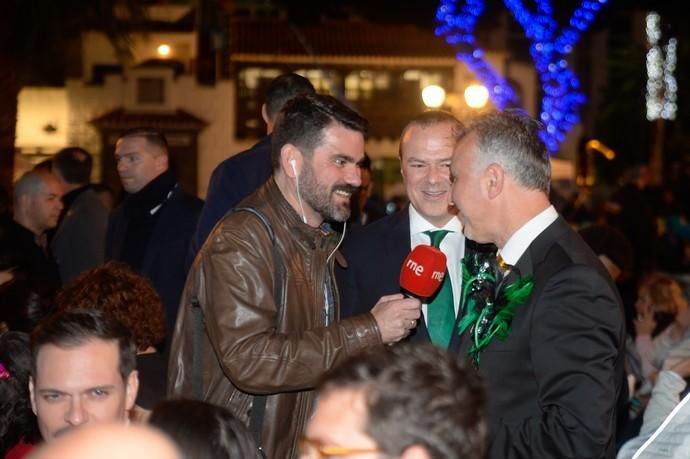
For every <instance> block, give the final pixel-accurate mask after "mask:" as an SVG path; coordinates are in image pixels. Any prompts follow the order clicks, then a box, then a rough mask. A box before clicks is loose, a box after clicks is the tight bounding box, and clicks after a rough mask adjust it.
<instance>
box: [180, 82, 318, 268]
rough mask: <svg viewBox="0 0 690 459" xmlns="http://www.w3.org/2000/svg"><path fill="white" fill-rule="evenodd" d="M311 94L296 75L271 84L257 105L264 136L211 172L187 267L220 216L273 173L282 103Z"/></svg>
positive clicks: (312, 91) (305, 84)
mask: <svg viewBox="0 0 690 459" xmlns="http://www.w3.org/2000/svg"><path fill="white" fill-rule="evenodd" d="M314 93H315V91H314V86H312V84H311V83H310V82H309V80H307V79H306V78H304V77H303V76H300V75H297V74H296V73H286V74H283V75H279V76H278V77H276V78H275V79H274V80H273V81H271V84H270V85H269V86H268V90H267V91H266V102H265V103H264V104H263V105H262V106H261V117H262V118H263V120H264V122H265V123H266V136H265V137H264V138H263V139H261V140H259V141H258V142H257V143H256V144H254V146H252V147H251V148H250V149H249V150H245V151H243V152H240V153H238V154H236V155H234V156H231V157H230V158H228V159H226V160H225V161H223V162H222V163H220V164H219V165H218V167H216V168H215V169H214V170H213V173H212V174H211V180H210V181H209V184H208V193H207V194H206V202H205V203H204V208H203V209H202V211H201V215H200V216H199V224H198V227H197V229H196V232H195V233H194V238H193V239H192V244H191V247H190V249H189V254H188V256H187V262H186V265H187V267H189V266H191V264H192V263H193V262H194V257H196V254H197V253H198V252H199V249H201V246H202V245H204V242H206V238H207V237H208V235H209V233H210V232H211V230H212V229H213V227H214V226H216V223H218V221H219V220H220V219H221V218H223V215H225V213H226V212H227V211H228V210H230V209H232V208H233V207H235V206H236V205H237V204H239V202H240V201H241V200H243V199H244V198H246V197H247V196H249V195H250V194H252V193H254V192H255V191H256V190H257V189H258V188H259V187H260V186H261V185H263V184H264V182H266V180H268V179H269V177H271V175H272V174H273V165H272V164H271V132H273V124H274V121H275V119H276V116H278V113H280V110H281V109H282V108H283V106H284V105H285V103H286V102H287V101H288V100H290V99H292V98H294V97H296V96H299V95H300V94H314Z"/></svg>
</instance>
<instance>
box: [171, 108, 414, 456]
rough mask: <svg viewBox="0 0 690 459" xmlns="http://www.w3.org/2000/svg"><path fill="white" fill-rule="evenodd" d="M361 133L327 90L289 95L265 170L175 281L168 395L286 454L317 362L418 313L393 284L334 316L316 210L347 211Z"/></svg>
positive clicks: (331, 249)
mask: <svg viewBox="0 0 690 459" xmlns="http://www.w3.org/2000/svg"><path fill="white" fill-rule="evenodd" d="M365 132H366V121H365V120H364V119H363V118H362V117H360V116H359V115H358V114H357V113H355V112H354V111H352V110H351V109H349V108H348V107H346V106H345V105H344V104H343V103H341V102H339V101H338V100H337V99H335V98H333V97H330V96H314V95H303V96H298V97H296V98H294V99H292V100H290V101H289V102H288V103H287V104H286V105H285V106H284V107H283V110H282V112H281V113H280V115H279V116H278V119H277V121H276V125H275V127H274V130H273V133H272V148H273V166H274V172H273V177H272V178H270V179H269V180H268V181H267V182H266V183H265V184H264V185H263V186H262V187H261V188H259V190H258V191H256V192H255V193H254V194H252V195H251V196H250V197H248V198H247V199H246V200H244V201H243V204H242V207H243V208H244V209H245V210H240V211H236V212H232V213H229V214H227V215H226V216H225V217H224V218H223V219H222V220H221V222H220V223H219V224H218V225H217V226H216V228H215V229H214V231H213V233H211V235H210V236H209V239H208V242H207V243H206V244H204V246H203V248H202V249H201V251H200V252H199V255H198V256H197V259H196V261H195V262H194V264H193V266H192V269H191V271H190V274H189V278H188V280H187V284H186V286H185V291H184V294H183V298H182V302H181V304H180V313H179V319H178V321H177V326H176V329H175V334H174V338H173V343H172V349H171V358H170V361H169V371H168V395H169V396H171V397H178V398H201V399H203V400H205V401H207V402H210V403H214V404H217V405H221V406H225V407H228V408H230V410H231V411H232V412H233V414H234V415H235V416H238V417H239V418H240V419H242V421H244V422H247V423H249V424H250V425H251V426H253V427H252V429H250V430H251V431H252V434H253V435H254V436H255V438H256V439H257V441H256V442H257V444H258V445H260V447H262V448H263V449H264V450H265V452H266V454H267V456H268V457H272V458H273V457H276V458H278V457H279V458H286V459H289V458H294V457H296V454H297V436H298V434H299V433H300V432H301V431H302V430H303V428H304V425H305V423H306V421H307V419H308V416H309V412H310V407H311V406H312V402H313V400H314V393H313V389H314V387H316V383H317V382H318V379H319V378H320V377H321V376H322V375H323V374H324V373H325V372H326V371H328V370H330V369H331V368H333V367H334V366H336V365H337V364H339V363H340V362H342V361H343V360H345V358H347V357H348V356H349V355H351V354H353V353H355V352H357V351H359V350H362V349H364V348H367V347H372V346H378V345H381V344H383V343H391V342H396V341H398V340H400V339H402V338H403V337H405V336H407V334H408V333H409V330H410V329H411V328H412V327H413V323H415V322H416V320H417V319H418V318H419V314H420V306H421V305H420V303H419V301H418V300H416V299H405V298H403V296H402V295H400V294H398V295H391V296H388V297H383V298H382V299H381V300H380V301H379V302H378V303H377V304H376V305H375V306H374V307H373V308H372V310H371V312H368V313H367V314H362V315H359V316H356V317H352V318H349V319H346V320H342V321H341V320H339V318H340V311H339V304H338V295H337V285H336V283H335V279H334V275H333V265H334V263H335V258H336V257H338V255H337V247H338V243H339V240H340V239H342V237H341V235H340V234H338V233H336V232H334V231H332V230H331V229H330V228H329V226H328V225H327V224H326V221H327V220H333V221H340V222H342V221H345V220H347V219H348V218H349V216H350V197H351V195H352V194H353V193H354V192H355V191H356V189H357V187H358V186H359V185H360V175H359V167H358V163H359V162H360V161H361V160H362V159H363V158H364V134H365ZM256 394H259V395H258V396H255V395H256ZM250 406H251V407H252V408H251V410H249V407H250Z"/></svg>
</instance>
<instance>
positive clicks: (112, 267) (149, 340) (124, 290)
mask: <svg viewBox="0 0 690 459" xmlns="http://www.w3.org/2000/svg"><path fill="white" fill-rule="evenodd" d="M55 301H56V303H57V306H58V308H59V309H74V308H82V309H91V308H93V309H100V310H102V311H105V312H106V313H108V314H109V315H110V316H112V317H114V318H115V319H117V320H119V321H120V322H122V323H123V324H125V325H126V326H127V328H129V330H130V331H131V332H132V335H134V341H135V342H136V345H137V363H136V366H137V373H138V375H139V392H138V394H137V400H136V403H137V406H140V407H142V408H144V409H147V410H150V409H152V408H153V407H154V405H155V404H156V403H158V402H159V401H160V400H162V399H163V398H165V391H166V387H165V385H166V382H165V378H166V373H167V361H166V359H165V357H164V356H163V355H162V354H161V353H160V352H159V350H158V349H160V348H161V347H162V344H163V340H164V338H165V318H164V314H163V303H161V299H160V297H159V296H158V293H156V290H155V289H154V288H153V286H152V285H151V283H150V282H149V281H148V280H147V279H146V278H144V277H142V276H141V275H139V274H136V273H134V272H132V270H130V269H129V268H128V267H127V265H125V264H123V263H117V262H113V261H111V262H108V263H106V264H105V265H103V266H99V267H98V268H95V269H92V270H90V271H86V272H84V273H82V274H81V275H80V276H79V277H77V278H76V279H74V281H72V282H71V283H69V284H67V285H66V286H65V287H64V288H63V289H62V290H61V291H59V292H58V295H57V298H56V300H55Z"/></svg>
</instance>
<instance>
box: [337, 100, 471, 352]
mask: <svg viewBox="0 0 690 459" xmlns="http://www.w3.org/2000/svg"><path fill="white" fill-rule="evenodd" d="M460 128H462V124H461V123H460V121H458V120H457V119H456V118H455V117H454V116H453V115H451V114H450V113H447V112H443V111H439V110H431V111H426V112H424V113H422V114H420V115H418V116H417V117H415V118H414V119H412V120H411V121H410V122H409V123H408V124H407V125H406V126H405V128H404V129H403V131H402V134H401V136H400V172H401V173H402V177H403V181H404V183H405V189H406V191H407V196H408V197H409V199H410V204H409V205H408V206H407V207H406V208H404V209H403V210H401V211H400V212H398V213H396V214H393V215H390V216H388V217H386V218H383V219H381V220H378V221H376V222H374V223H372V224H370V225H367V226H365V227H362V228H357V229H356V230H354V231H352V233H350V234H349V235H348V237H347V238H346V240H345V242H344V244H343V254H344V255H345V258H346V260H347V267H346V268H344V269H339V270H338V271H337V276H338V285H339V286H340V295H341V302H342V311H343V315H344V316H356V315H358V314H362V313H365V312H367V311H369V310H370V309H371V308H372V307H373V306H374V305H375V304H376V302H377V301H378V299H379V297H381V296H382V295H385V294H390V293H393V292H399V291H400V290H401V285H400V273H401V270H404V269H405V266H407V262H406V261H405V257H407V256H408V254H409V253H410V250H412V249H414V248H415V247H417V246H419V245H420V244H424V245H431V246H433V247H437V248H439V249H440V250H441V251H442V252H443V254H445V256H446V258H447V265H446V266H447V272H446V276H445V279H444V281H443V283H442V285H441V286H440V288H438V289H437V290H436V292H435V293H434V294H433V295H432V296H431V297H429V298H423V300H424V302H425V304H423V305H422V310H423V320H420V321H419V324H418V326H417V327H416V328H415V329H414V330H413V331H412V334H411V339H413V340H414V341H418V342H432V343H434V344H436V345H437V346H439V347H441V348H444V349H447V348H448V346H449V343H450V342H451V337H452V335H453V333H454V330H455V323H456V317H457V315H458V309H459V303H460V295H461V290H462V284H461V281H462V279H461V277H462V272H461V269H460V261H461V260H462V257H463V255H464V253H465V238H464V236H463V234H462V225H461V224H460V221H459V220H458V218H457V217H456V215H455V214H456V212H455V209H454V208H453V207H451V206H449V205H448V200H449V191H450V163H451V159H452V155H453V147H454V145H455V143H454V134H455V132H456V131H457V130H459V129H460ZM410 259H411V260H412V261H414V259H415V257H414V254H412V255H411V257H410ZM404 262H405V264H404ZM404 276H405V275H404V271H403V277H404ZM408 279H411V280H414V279H415V277H409V276H408ZM419 280H420V281H422V282H423V279H421V278H420V279H419ZM408 285H409V284H408ZM412 285H413V286H418V285H419V282H418V281H417V282H413V283H412ZM404 287H405V286H404ZM409 293H412V294H414V293H415V292H414V291H413V292H409ZM455 341H457V340H455Z"/></svg>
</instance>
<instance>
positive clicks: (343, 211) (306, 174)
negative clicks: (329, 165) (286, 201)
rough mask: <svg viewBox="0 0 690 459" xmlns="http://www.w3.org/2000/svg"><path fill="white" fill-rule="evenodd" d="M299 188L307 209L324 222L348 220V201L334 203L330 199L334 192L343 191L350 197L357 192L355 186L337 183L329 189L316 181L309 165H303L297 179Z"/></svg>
mask: <svg viewBox="0 0 690 459" xmlns="http://www.w3.org/2000/svg"><path fill="white" fill-rule="evenodd" d="M299 187H300V191H301V194H302V199H304V201H305V202H306V203H307V204H309V207H311V208H312V209H314V210H315V211H316V212H318V213H319V214H320V215H321V217H323V219H324V220H328V221H334V222H344V221H346V220H347V219H348V218H350V199H345V200H343V201H342V202H338V203H335V202H332V198H333V197H334V196H333V195H334V193H335V192H336V191H345V192H347V193H349V194H350V195H352V194H353V193H355V192H356V191H357V187H356V186H352V185H348V184H347V183H338V184H335V185H333V187H332V188H331V189H329V188H328V186H327V185H322V184H320V183H319V182H318V181H317V180H316V175H315V174H314V169H313V168H312V167H311V165H310V164H305V167H304V168H303V170H302V175H300V177H299Z"/></svg>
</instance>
